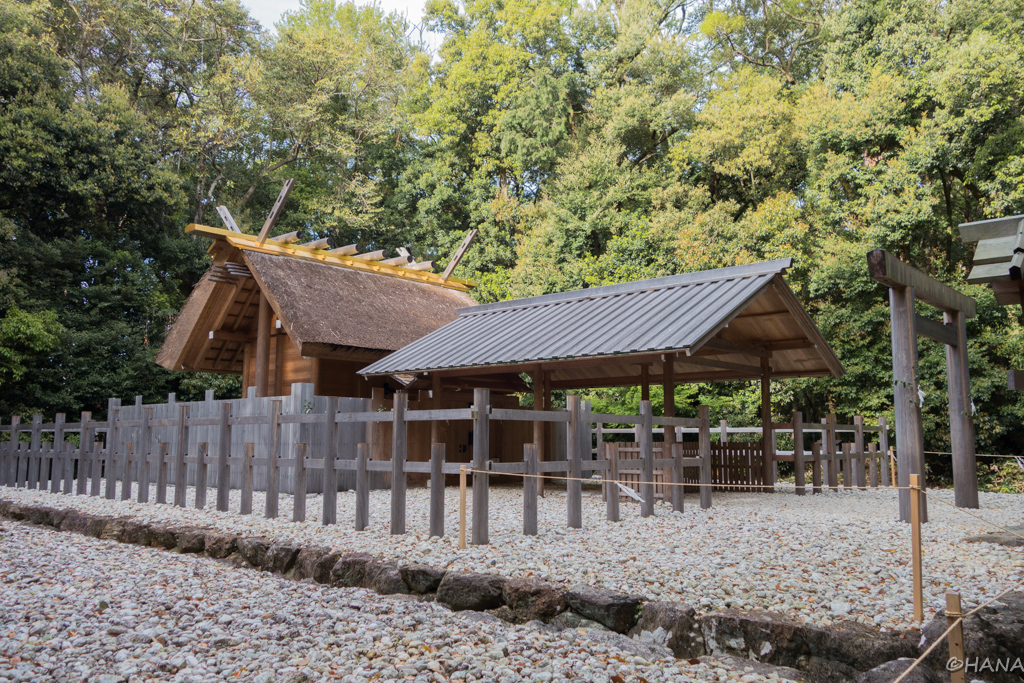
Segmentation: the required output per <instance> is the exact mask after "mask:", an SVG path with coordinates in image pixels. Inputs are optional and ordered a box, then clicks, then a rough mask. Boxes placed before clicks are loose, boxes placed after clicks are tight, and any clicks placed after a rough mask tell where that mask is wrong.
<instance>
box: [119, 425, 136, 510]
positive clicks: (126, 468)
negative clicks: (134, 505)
mask: <svg viewBox="0 0 1024 683" xmlns="http://www.w3.org/2000/svg"><path fill="white" fill-rule="evenodd" d="M138 441H139V439H138V437H136V439H135V441H129V442H128V443H126V444H125V445H124V454H123V455H122V456H121V472H122V475H121V500H131V499H132V460H134V459H135V457H136V455H135V454H136V452H137V446H136V444H137V442H138Z"/></svg>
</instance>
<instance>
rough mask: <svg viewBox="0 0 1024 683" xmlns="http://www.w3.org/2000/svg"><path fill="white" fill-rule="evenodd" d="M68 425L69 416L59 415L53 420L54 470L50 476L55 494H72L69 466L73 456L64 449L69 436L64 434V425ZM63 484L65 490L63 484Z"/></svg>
mask: <svg viewBox="0 0 1024 683" xmlns="http://www.w3.org/2000/svg"><path fill="white" fill-rule="evenodd" d="M66 423H67V416H66V415H65V414H64V413H57V414H56V416H54V418H53V470H52V473H51V475H50V480H51V483H50V490H51V491H52V492H53V493H61V492H62V491H63V493H65V494H70V493H71V486H70V484H71V482H70V481H69V477H68V473H67V470H68V465H69V464H70V463H71V454H70V453H69V452H68V450H67V449H66V448H65V447H64V446H65V443H64V442H65V439H66V438H67V435H66V434H65V433H64V425H65V424H66ZM62 482H63V484H64V486H63V489H62V488H61V483H62Z"/></svg>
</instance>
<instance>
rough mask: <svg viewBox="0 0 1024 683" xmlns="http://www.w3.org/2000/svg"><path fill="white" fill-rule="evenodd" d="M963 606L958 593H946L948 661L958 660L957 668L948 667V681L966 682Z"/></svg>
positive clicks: (951, 682)
mask: <svg viewBox="0 0 1024 683" xmlns="http://www.w3.org/2000/svg"><path fill="white" fill-rule="evenodd" d="M963 614H964V613H963V607H962V606H961V604H960V594H959V593H946V626H947V628H949V629H950V631H949V641H948V642H949V660H948V661H949V662H951V663H952V662H960V666H959V667H958V668H950V673H949V677H950V683H967V675H966V672H965V671H964V662H966V657H965V656H964V624H963Z"/></svg>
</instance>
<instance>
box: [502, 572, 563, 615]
mask: <svg viewBox="0 0 1024 683" xmlns="http://www.w3.org/2000/svg"><path fill="white" fill-rule="evenodd" d="M502 595H503V597H504V598H505V604H506V605H508V607H509V609H511V610H512V612H513V614H515V617H516V623H520V624H524V623H526V622H528V621H533V620H534V619H539V620H540V621H548V620H549V619H552V618H554V617H556V616H558V615H559V614H561V613H562V612H564V611H565V610H566V607H567V606H568V605H567V603H566V602H565V589H564V588H562V587H561V586H560V585H559V584H557V583H551V582H549V581H541V580H540V579H536V578H532V577H531V578H520V579H509V580H508V581H506V582H505V585H504V587H503V588H502Z"/></svg>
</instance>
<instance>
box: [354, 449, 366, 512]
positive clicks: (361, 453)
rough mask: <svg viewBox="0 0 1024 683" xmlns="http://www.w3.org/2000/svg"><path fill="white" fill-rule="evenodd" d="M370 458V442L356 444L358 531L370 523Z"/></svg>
mask: <svg viewBox="0 0 1024 683" xmlns="http://www.w3.org/2000/svg"><path fill="white" fill-rule="evenodd" d="M369 459H370V444H368V443H361V444H359V445H358V446H356V524H355V528H356V531H363V530H364V529H366V527H368V526H369V525H370V472H369V471H368V470H367V469H366V462H367V461H368V460H369Z"/></svg>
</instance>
